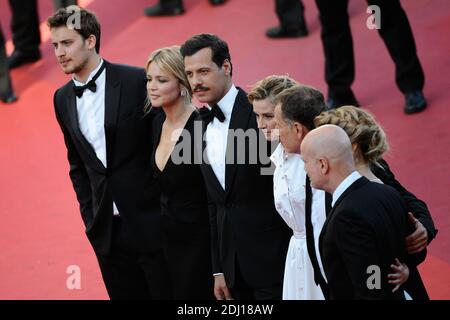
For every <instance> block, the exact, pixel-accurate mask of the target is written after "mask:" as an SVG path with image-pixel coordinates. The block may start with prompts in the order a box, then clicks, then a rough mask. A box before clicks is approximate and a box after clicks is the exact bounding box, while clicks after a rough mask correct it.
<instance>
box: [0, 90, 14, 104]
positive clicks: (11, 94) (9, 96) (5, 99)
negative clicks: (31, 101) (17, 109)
mask: <svg viewBox="0 0 450 320" xmlns="http://www.w3.org/2000/svg"><path fill="white" fill-rule="evenodd" d="M0 100H1V101H2V102H3V103H13V102H15V101H17V97H16V95H15V94H14V92H12V91H11V92H9V93H7V94H5V95H1V96H0Z"/></svg>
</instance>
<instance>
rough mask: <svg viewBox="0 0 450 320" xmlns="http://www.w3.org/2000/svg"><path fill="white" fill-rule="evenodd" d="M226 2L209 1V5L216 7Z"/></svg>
mask: <svg viewBox="0 0 450 320" xmlns="http://www.w3.org/2000/svg"><path fill="white" fill-rule="evenodd" d="M225 2H226V0H209V3H211V4H212V5H213V6H218V5H220V4H224V3H225Z"/></svg>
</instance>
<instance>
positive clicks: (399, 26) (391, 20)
mask: <svg viewBox="0 0 450 320" xmlns="http://www.w3.org/2000/svg"><path fill="white" fill-rule="evenodd" d="M367 2H368V4H369V5H377V6H379V7H380V10H381V28H380V29H378V33H379V34H380V36H381V38H382V39H383V41H384V44H385V45H386V47H387V49H388V51H389V54H390V56H391V58H392V60H393V61H394V63H395V80H396V84H397V86H398V88H399V89H400V91H402V92H403V93H405V92H408V91H413V90H422V89H423V86H424V73H423V70H422V66H421V65H420V61H419V58H418V57H417V52H416V44H415V42H414V37H413V33H412V30H411V27H410V25H409V21H408V18H407V16H406V14H405V11H404V10H403V8H402V6H401V4H400V0H368V1H367ZM316 4H317V7H318V8H319V13H320V22H321V24H322V33H321V36H322V44H323V49H324V54H325V80H326V82H327V84H328V90H329V92H328V93H329V95H330V96H335V95H345V94H347V93H348V92H349V91H350V90H351V85H352V83H353V81H354V79H355V61H354V56H353V41H352V36H351V32H350V25H349V16H348V12H347V6H348V0H332V1H330V0H316Z"/></svg>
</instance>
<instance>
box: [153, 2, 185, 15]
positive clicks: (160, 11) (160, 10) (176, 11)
mask: <svg viewBox="0 0 450 320" xmlns="http://www.w3.org/2000/svg"><path fill="white" fill-rule="evenodd" d="M183 13H184V9H183V7H174V8H164V7H163V6H162V5H161V4H159V3H158V4H156V5H154V6H151V7H147V8H145V9H144V14H145V15H146V16H147V17H170V16H179V15H180V14H183Z"/></svg>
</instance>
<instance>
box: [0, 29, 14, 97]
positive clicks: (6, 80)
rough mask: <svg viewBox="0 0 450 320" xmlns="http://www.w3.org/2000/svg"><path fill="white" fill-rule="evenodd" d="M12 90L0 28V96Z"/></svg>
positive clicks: (3, 39)
mask: <svg viewBox="0 0 450 320" xmlns="http://www.w3.org/2000/svg"><path fill="white" fill-rule="evenodd" d="M11 91H12V87H11V78H10V77H9V71H8V65H7V62H6V49H5V38H4V37H3V32H2V30H1V28H0V97H2V96H5V95H7V94H9V93H10V92H11Z"/></svg>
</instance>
